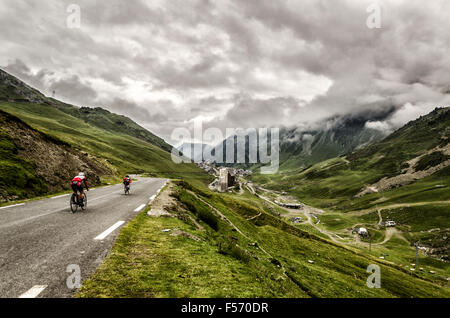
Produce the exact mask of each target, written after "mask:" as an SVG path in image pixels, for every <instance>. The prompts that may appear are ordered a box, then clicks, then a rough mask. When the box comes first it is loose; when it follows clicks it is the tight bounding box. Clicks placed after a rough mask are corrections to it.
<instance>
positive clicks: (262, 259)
mask: <svg viewBox="0 0 450 318" xmlns="http://www.w3.org/2000/svg"><path fill="white" fill-rule="evenodd" d="M169 192H171V193H169ZM150 209H151V210H150V215H149V214H147V211H143V212H142V213H141V214H139V216H137V218H136V219H135V220H133V221H132V222H130V224H128V225H127V226H126V227H125V228H124V229H123V230H122V232H121V234H120V235H119V237H118V239H117V241H116V244H115V246H114V248H113V252H112V253H111V254H110V255H109V257H108V258H107V259H106V260H105V262H104V263H103V264H102V265H101V266H100V267H99V268H98V269H97V271H96V272H95V273H94V274H93V275H92V276H90V277H89V279H88V280H86V281H85V282H84V283H83V286H82V288H81V289H80V290H79V292H78V294H77V296H78V297H139V298H141V297H144V298H145V297H152V298H159V297H181V298H184V297H201V298H203V297H251V298H255V297H258V298H261V297H263V298H264V297H279V298H283V297H292V298H306V297H336V298H341V297H349V298H358V297H405V298H407V297H408V298H409V297H449V296H450V291H449V290H448V288H446V286H445V280H444V281H443V280H440V279H438V278H437V277H436V275H432V274H430V273H428V272H425V271H423V272H419V271H417V272H414V273H413V272H411V271H410V270H409V269H406V268H402V266H401V265H402V264H399V263H393V262H390V261H385V260H381V259H379V258H378V257H376V256H373V255H369V254H367V253H364V252H360V251H357V250H355V249H354V248H346V247H343V246H340V245H338V244H335V243H333V242H331V241H328V240H326V239H324V238H322V237H319V236H317V235H315V234H312V233H310V232H307V231H306V230H305V225H293V224H289V223H288V222H285V221H284V220H283V219H282V218H280V217H277V216H275V215H274V213H273V208H272V207H269V206H267V204H265V202H264V201H263V200H260V199H258V198H255V197H254V196H253V195H251V194H250V193H249V192H247V191H246V192H245V193H244V194H241V195H240V194H225V195H224V194H217V193H211V192H210V191H209V190H208V189H207V188H206V187H204V188H203V189H199V188H195V187H192V186H191V185H189V184H188V183H186V182H178V183H176V184H171V185H169V187H168V188H166V189H165V191H163V192H162V193H161V195H160V197H158V198H157V199H156V200H155V201H154V203H153V204H152V206H151V208H150ZM161 211H164V213H165V214H164V217H157V215H158V214H159V213H161ZM370 264H376V265H378V266H380V270H381V288H368V287H367V285H366V280H367V278H368V277H369V275H370V273H368V272H367V268H368V266H369V265H370Z"/></svg>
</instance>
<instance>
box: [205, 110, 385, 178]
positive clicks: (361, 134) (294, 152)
mask: <svg viewBox="0 0 450 318" xmlns="http://www.w3.org/2000/svg"><path fill="white" fill-rule="evenodd" d="M384 116H386V114H385V115H384ZM379 118H380V115H379V116H374V117H370V118H369V117H367V118H366V117H357V116H353V117H351V116H347V117H340V118H332V119H329V120H327V121H325V122H323V124H322V125H321V126H322V127H323V128H317V129H300V128H281V129H280V135H279V138H280V170H282V171H288V170H298V169H304V168H306V167H308V166H311V165H313V164H315V163H318V162H321V161H324V160H327V159H331V158H334V157H337V156H340V155H344V154H347V153H349V152H352V151H354V150H355V149H358V148H362V147H365V146H367V145H369V144H372V143H374V142H376V141H378V140H380V139H382V138H383V137H385V136H386V135H385V133H384V132H381V131H379V130H375V129H371V128H367V127H366V122H368V121H369V120H378V119H379ZM240 135H241V136H242V135H244V136H246V137H245V138H246V139H245V145H244V144H242V140H243V139H242V138H241V139H238V138H237V137H236V135H233V136H230V137H228V138H227V139H225V140H224V141H223V142H222V143H221V144H220V145H218V146H216V147H215V148H214V150H215V151H217V150H218V149H219V147H220V148H222V149H224V151H223V153H224V155H223V158H224V159H223V160H224V162H225V158H226V157H225V156H226V155H225V153H226V152H225V150H226V144H227V143H230V144H234V149H235V150H234V153H235V158H236V152H237V149H238V147H240V149H246V150H245V151H246V152H245V163H246V164H243V163H238V164H234V163H228V164H227V163H225V164H222V165H224V166H234V167H242V166H245V167H250V168H252V169H256V168H259V166H260V164H248V162H249V160H248V147H249V140H250V139H252V140H256V137H255V135H254V132H253V133H252V132H250V133H249V132H245V133H243V132H241V133H240ZM249 136H251V137H252V138H249ZM258 147H259V146H258ZM258 149H259V148H258ZM213 154H214V151H213ZM258 158H259V157H258ZM258 161H259V160H258ZM235 162H236V159H235Z"/></svg>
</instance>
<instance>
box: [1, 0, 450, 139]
mask: <svg viewBox="0 0 450 318" xmlns="http://www.w3.org/2000/svg"><path fill="white" fill-rule="evenodd" d="M72 3H75V4H78V5H79V6H80V8H81V24H80V28H68V27H67V18H68V16H69V15H70V14H71V13H68V12H67V9H68V6H69V5H70V4H72ZM372 3H379V4H380V5H381V7H382V13H381V28H373V29H370V28H368V27H367V25H366V20H367V18H368V17H369V15H370V14H371V13H372V12H367V8H368V6H369V5H370V4H372ZM449 31H450V1H448V0H433V1H423V0H413V1H411V0H408V1H406V0H405V1H400V0H398V1H394V0H389V1H373V0H372V1H369V0H368V1H366V0H353V1H350V0H347V1H336V0H330V1H320V0H317V1H312V0H311V1H307V0H302V1H300V0H291V1H289V0H285V1H283V0H276V1H274V0H242V1H227V0H216V1H212V0H211V1H210V0H197V1H189V0H165V1H157V0H152V1H137V0H136V1H133V0H128V1H111V0H108V1H106V0H105V1H94V0H83V1H76V0H70V1H62V0H46V1H40V0H35V1H32V0H29V1H25V0H2V1H1V2H0V67H1V68H3V69H5V70H6V71H8V72H10V73H12V74H14V75H16V76H18V77H19V78H20V79H22V80H24V81H26V82H27V83H29V84H30V85H32V86H34V87H36V88H38V89H40V90H41V91H43V92H44V93H45V94H47V95H51V94H52V91H53V90H55V91H56V98H58V99H61V100H63V101H66V102H70V103H73V104H75V105H79V106H101V107H104V108H107V109H109V110H111V111H113V112H116V113H120V114H124V115H127V116H129V117H131V118H132V119H133V120H135V121H136V122H138V123H139V124H141V125H142V126H144V127H145V128H147V129H149V130H150V131H152V132H154V133H156V134H157V135H159V136H161V137H163V138H164V139H166V140H167V141H168V142H173V141H171V140H170V135H171V133H172V130H173V129H174V128H176V127H186V128H192V123H193V121H194V120H196V119H202V120H203V124H204V126H205V127H219V128H225V127H229V128H237V127H242V128H247V127H254V128H259V127H266V126H272V127H277V126H300V127H307V126H311V125H314V124H315V123H317V122H320V121H321V120H323V119H325V118H328V117H330V116H334V115H342V114H344V115H345V114H353V115H358V114H367V113H369V112H372V113H383V112H386V111H387V110H388V109H392V107H394V108H395V111H394V113H392V114H391V115H390V116H389V117H388V118H386V119H385V120H382V121H373V122H369V123H368V124H367V125H368V126H369V127H372V128H375V129H392V128H396V127H398V126H399V125H402V124H404V123H406V122H407V121H409V120H411V119H414V118H416V117H418V116H420V115H422V114H425V113H428V112H429V111H431V110H432V109H433V108H434V107H435V106H449V105H450V54H449V52H450V32H449Z"/></svg>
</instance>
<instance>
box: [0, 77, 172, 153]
mask: <svg viewBox="0 0 450 318" xmlns="http://www.w3.org/2000/svg"><path fill="white" fill-rule="evenodd" d="M0 101H4V102H29V103H35V104H45V105H48V106H49V107H54V108H57V109H59V110H61V111H63V112H65V113H67V114H69V115H71V116H73V117H76V118H79V119H81V120H83V121H84V122H86V123H89V124H91V125H92V126H95V127H98V128H101V129H104V130H108V131H111V132H114V133H122V134H126V135H130V136H133V137H136V138H139V139H142V140H144V141H147V142H149V143H151V144H154V145H156V146H158V147H160V148H162V149H164V150H166V151H169V152H170V151H171V150H172V146H170V145H169V144H167V143H166V142H165V141H164V140H163V139H162V138H160V137H157V136H155V135H154V134H152V133H151V132H149V131H148V130H146V129H145V128H143V127H141V126H139V125H138V124H136V123H135V122H134V121H132V120H131V119H129V118H128V117H126V116H122V115H117V114H114V113H111V112H109V111H108V110H106V109H102V108H100V107H97V108H89V107H76V106H73V105H70V104H66V103H63V102H61V101H58V100H56V99H54V98H50V97H46V96H44V95H43V94H42V93H40V92H39V91H38V90H36V89H34V88H32V87H30V86H28V85H27V84H25V83H24V82H22V81H20V80H19V79H18V78H16V77H14V76H12V75H10V74H8V73H6V72H5V71H3V70H1V69H0Z"/></svg>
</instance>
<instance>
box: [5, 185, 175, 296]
mask: <svg viewBox="0 0 450 318" xmlns="http://www.w3.org/2000/svg"><path fill="white" fill-rule="evenodd" d="M165 182H166V180H164V179H153V178H140V179H139V180H137V181H134V182H133V183H132V185H131V194H130V195H125V194H124V192H123V186H122V185H121V184H119V185H112V186H108V187H104V188H97V189H92V190H91V191H89V192H87V195H88V207H87V209H86V210H85V211H81V210H80V209H79V210H78V212H77V213H75V214H72V213H71V212H70V208H69V199H70V195H64V196H58V197H54V198H48V199H44V200H39V201H28V202H26V203H25V204H23V205H17V206H11V207H7V208H0V297H2V298H4V297H70V296H72V295H73V293H74V292H75V291H76V288H74V286H73V285H74V284H76V283H77V282H78V281H77V278H76V275H77V266H79V269H80V274H81V275H80V277H81V280H84V279H86V278H87V277H88V276H89V275H90V274H91V273H92V272H93V271H94V270H95V268H96V267H97V266H98V265H99V264H100V263H101V262H102V261H103V259H104V258H105V257H106V255H107V254H108V252H109V250H110V248H111V247H112V245H113V243H114V240H115V238H116V237H117V235H118V233H119V231H120V228H121V227H122V226H123V225H124V224H126V223H127V222H128V221H129V220H131V219H132V218H133V217H135V216H136V215H137V214H138V213H139V211H141V210H142V209H143V208H144V207H145V206H146V205H147V204H148V203H149V201H150V200H151V197H152V196H154V195H156V194H157V192H158V190H159V189H161V188H162V187H163V186H164V184H165ZM74 265H75V266H74ZM68 267H69V272H67V270H68ZM68 278H69V287H70V288H69V287H68V284H67V279H68Z"/></svg>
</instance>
